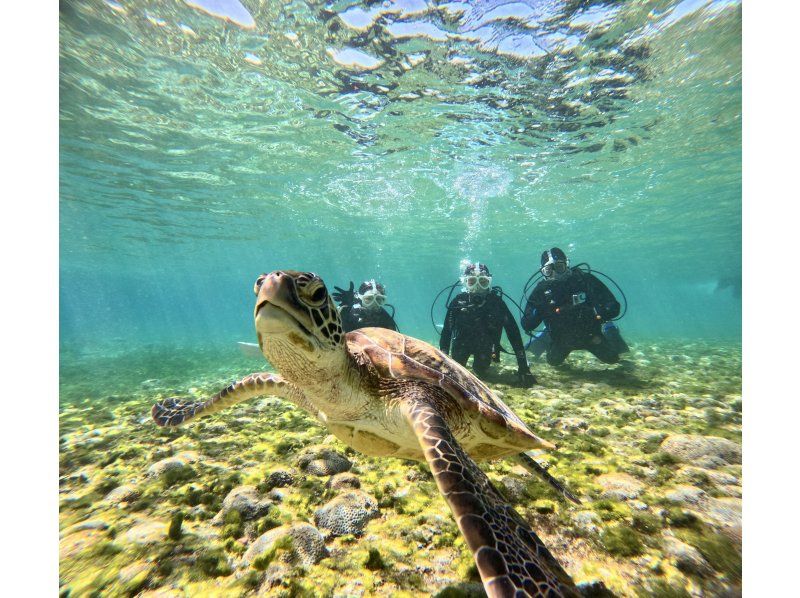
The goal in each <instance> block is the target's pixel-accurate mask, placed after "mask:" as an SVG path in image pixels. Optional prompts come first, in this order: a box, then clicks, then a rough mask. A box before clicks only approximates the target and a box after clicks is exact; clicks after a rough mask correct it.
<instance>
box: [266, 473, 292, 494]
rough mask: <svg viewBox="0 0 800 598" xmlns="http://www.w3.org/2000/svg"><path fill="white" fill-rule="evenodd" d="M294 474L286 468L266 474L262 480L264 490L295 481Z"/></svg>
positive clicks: (282, 486) (280, 486)
mask: <svg viewBox="0 0 800 598" xmlns="http://www.w3.org/2000/svg"><path fill="white" fill-rule="evenodd" d="M295 480H296V478H295V475H294V473H292V472H291V471H289V470H288V469H276V470H274V471H272V472H270V474H269V475H268V476H267V479H266V481H265V482H264V490H272V489H273V488H285V487H287V486H291V485H292V484H294V483H295Z"/></svg>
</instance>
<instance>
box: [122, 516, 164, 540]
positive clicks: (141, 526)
mask: <svg viewBox="0 0 800 598" xmlns="http://www.w3.org/2000/svg"><path fill="white" fill-rule="evenodd" d="M166 534H167V526H166V524H164V523H163V522H161V521H144V522H142V523H137V524H136V525H134V526H133V527H132V528H130V529H129V530H128V531H127V532H125V540H127V541H128V542H132V543H134V544H153V543H155V542H161V541H163V540H164V537H165V536H166Z"/></svg>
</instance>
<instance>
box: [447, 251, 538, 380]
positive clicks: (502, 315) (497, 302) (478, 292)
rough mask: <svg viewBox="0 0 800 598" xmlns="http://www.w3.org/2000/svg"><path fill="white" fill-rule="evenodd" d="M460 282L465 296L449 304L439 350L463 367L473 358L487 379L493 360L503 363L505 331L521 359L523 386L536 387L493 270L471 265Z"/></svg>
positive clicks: (520, 340) (515, 325)
mask: <svg viewBox="0 0 800 598" xmlns="http://www.w3.org/2000/svg"><path fill="white" fill-rule="evenodd" d="M460 282H461V284H462V285H463V289H462V292H461V293H459V294H458V295H456V296H455V298H454V299H453V300H452V301H450V302H448V304H447V315H446V316H445V320H444V326H443V327H442V335H441V337H440V339H439V348H440V349H441V350H442V351H444V352H445V353H447V354H449V355H452V357H453V359H455V360H456V361H457V362H458V363H460V364H461V365H466V363H467V360H468V359H469V357H470V355H472V356H473V361H472V369H473V370H475V373H476V374H477V375H478V376H479V377H481V378H483V377H485V375H486V374H487V373H488V370H489V365H490V363H491V361H492V359H494V360H495V361H499V360H500V356H499V351H500V336H501V334H502V333H503V329H505V331H506V336H507V337H508V340H509V342H510V343H511V347H512V349H513V351H514V355H515V356H516V358H517V367H518V369H517V376H518V377H519V383H520V385H521V386H523V387H526V388H528V387H530V386H532V385H533V384H535V383H536V378H535V377H534V376H533V374H531V372H530V369H529V368H528V359H527V357H526V355H525V347H524V346H523V344H522V336H521V335H520V333H519V328H517V323H516V322H515V321H514V316H513V315H512V314H511V312H510V311H509V309H508V306H507V305H506V304H505V302H504V301H503V297H502V290H501V289H500V287H492V275H491V274H490V273H489V269H488V268H487V267H486V265H485V264H480V263H475V264H469V265H467V266H466V267H465V268H464V272H463V275H462V276H461V279H460ZM456 284H457V283H456ZM454 286H455V285H454ZM451 344H452V347H451ZM451 348H452V352H451Z"/></svg>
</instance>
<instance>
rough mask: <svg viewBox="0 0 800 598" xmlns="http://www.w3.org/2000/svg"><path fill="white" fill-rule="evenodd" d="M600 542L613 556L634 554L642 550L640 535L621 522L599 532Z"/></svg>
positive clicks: (642, 544) (640, 552)
mask: <svg viewBox="0 0 800 598" xmlns="http://www.w3.org/2000/svg"><path fill="white" fill-rule="evenodd" d="M600 544H601V545H602V546H603V548H604V549H605V550H606V551H607V552H608V553H609V554H613V555H615V556H622V557H625V556H636V555H639V554H642V552H644V543H643V542H642V537H641V536H640V535H639V534H638V533H636V532H635V531H634V530H633V529H631V528H630V527H628V526H626V525H623V524H619V525H617V526H615V527H609V528H607V529H604V530H603V531H602V533H601V534H600Z"/></svg>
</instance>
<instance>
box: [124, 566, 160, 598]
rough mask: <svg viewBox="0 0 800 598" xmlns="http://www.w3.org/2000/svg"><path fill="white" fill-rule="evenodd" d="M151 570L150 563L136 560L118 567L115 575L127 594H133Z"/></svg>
mask: <svg viewBox="0 0 800 598" xmlns="http://www.w3.org/2000/svg"><path fill="white" fill-rule="evenodd" d="M152 571H153V565H152V564H150V563H145V562H143V561H138V562H136V563H132V564H130V565H128V566H127V567H123V568H122V569H120V570H119V574H118V576H117V577H118V579H119V583H120V585H121V586H122V589H123V590H124V591H125V592H126V593H127V594H135V593H136V592H137V591H138V590H139V589H141V587H142V586H143V585H144V584H145V582H146V581H147V578H148V577H149V576H150V573H151V572H152Z"/></svg>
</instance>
